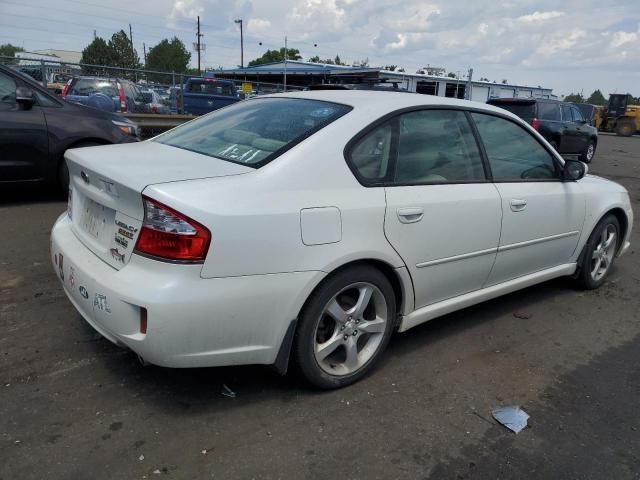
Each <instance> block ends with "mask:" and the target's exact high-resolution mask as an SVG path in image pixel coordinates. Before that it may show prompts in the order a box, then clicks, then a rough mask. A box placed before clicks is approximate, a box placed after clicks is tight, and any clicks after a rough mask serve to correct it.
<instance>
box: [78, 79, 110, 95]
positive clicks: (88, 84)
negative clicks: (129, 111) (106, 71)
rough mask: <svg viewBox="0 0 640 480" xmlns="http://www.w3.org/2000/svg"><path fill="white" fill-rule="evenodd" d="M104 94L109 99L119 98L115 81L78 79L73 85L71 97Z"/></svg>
mask: <svg viewBox="0 0 640 480" xmlns="http://www.w3.org/2000/svg"><path fill="white" fill-rule="evenodd" d="M96 93H102V94H104V95H106V96H107V97H117V96H118V89H117V88H116V84H115V80H114V81H111V80H100V79H97V78H78V79H77V80H75V81H73V82H72V83H71V87H70V88H69V95H79V96H89V95H93V94H96Z"/></svg>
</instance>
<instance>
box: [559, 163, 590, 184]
mask: <svg viewBox="0 0 640 480" xmlns="http://www.w3.org/2000/svg"><path fill="white" fill-rule="evenodd" d="M586 174H587V165H585V164H584V163H582V162H580V161H578V160H565V162H564V170H563V172H562V179H563V180H564V181H565V182H575V181H578V180H580V179H581V178H582V177H584V176H585V175H586Z"/></svg>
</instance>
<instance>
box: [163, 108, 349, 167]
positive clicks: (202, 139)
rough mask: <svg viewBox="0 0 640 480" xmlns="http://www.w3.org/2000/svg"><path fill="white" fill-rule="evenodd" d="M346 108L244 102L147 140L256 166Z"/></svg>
mask: <svg viewBox="0 0 640 480" xmlns="http://www.w3.org/2000/svg"><path fill="white" fill-rule="evenodd" d="M350 110H351V107H349V106H346V105H341V104H338V103H332V102H324V101H319V100H306V99H299V98H261V99H255V100H248V101H244V102H238V103H235V104H233V105H231V106H229V107H225V108H222V109H220V110H216V111H214V112H212V113H210V114H208V115H206V116H204V117H201V118H199V119H197V120H194V121H192V122H189V123H187V124H185V125H182V126H180V127H177V128H174V129H173V130H171V131H170V132H168V133H166V134H164V135H160V136H159V137H157V139H155V140H152V141H157V142H160V143H164V144H166V145H171V146H173V147H178V148H183V149H185V150H190V151H192V152H197V153H201V154H204V155H208V156H210V157H215V158H219V159H222V160H227V161H229V162H233V163H240V164H243V165H247V166H250V167H254V168H259V167H261V166H262V165H265V164H266V163H268V162H270V161H271V160H273V159H274V158H276V157H278V156H279V155H280V154H282V153H283V152H285V151H286V150H288V149H289V148H291V147H293V146H294V145H296V144H297V143H299V142H300V141H302V140H304V139H305V138H307V137H309V136H310V135H312V134H313V133H315V132H316V131H318V130H320V129H321V128H323V127H325V126H326V125H328V124H329V123H331V122H333V121H335V120H336V119H338V118H340V117H341V116H343V115H344V114H346V113H347V112H349V111H350Z"/></svg>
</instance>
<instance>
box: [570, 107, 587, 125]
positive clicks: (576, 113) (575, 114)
mask: <svg viewBox="0 0 640 480" xmlns="http://www.w3.org/2000/svg"><path fill="white" fill-rule="evenodd" d="M571 112H572V113H573V120H574V121H576V122H583V121H584V118H582V113H580V110H578V109H577V108H576V107H571Z"/></svg>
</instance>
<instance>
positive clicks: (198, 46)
mask: <svg viewBox="0 0 640 480" xmlns="http://www.w3.org/2000/svg"><path fill="white" fill-rule="evenodd" d="M197 35H198V41H197V47H196V48H197V50H198V75H200V74H201V72H200V37H202V36H203V35H202V34H201V33H200V15H198V33H197Z"/></svg>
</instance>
